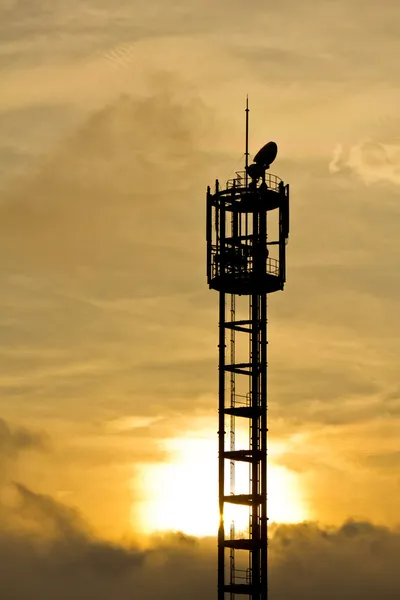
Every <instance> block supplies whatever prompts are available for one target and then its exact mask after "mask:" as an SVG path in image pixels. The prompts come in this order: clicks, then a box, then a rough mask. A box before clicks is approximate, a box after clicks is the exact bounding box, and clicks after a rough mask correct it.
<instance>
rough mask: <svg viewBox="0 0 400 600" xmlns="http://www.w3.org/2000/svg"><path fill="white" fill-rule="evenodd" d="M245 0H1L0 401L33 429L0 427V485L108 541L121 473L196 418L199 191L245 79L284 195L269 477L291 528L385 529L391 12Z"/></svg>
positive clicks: (395, 244)
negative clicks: (288, 488)
mask: <svg viewBox="0 0 400 600" xmlns="http://www.w3.org/2000/svg"><path fill="white" fill-rule="evenodd" d="M267 4H268V3H267ZM267 4H266V3H265V2H260V1H256V2H253V3H252V5H251V8H250V9H249V10H246V6H245V5H244V4H243V3H242V2H237V1H236V0H234V1H233V2H229V3H227V2H222V3H215V2H211V1H209V0H207V1H204V0H202V1H200V0H190V1H189V2H187V1H186V2H181V1H176V2H172V0H163V1H162V2H161V1H159V2H152V3H149V2H141V1H139V0H138V1H137V2H135V3H132V2H127V1H126V0H119V1H117V2H113V3H112V7H111V6H110V3H107V2H105V0H103V1H102V0H87V1H86V2H80V1H79V2H78V0H72V1H71V2H69V3H57V2H56V3H55V2H50V1H46V0H31V2H29V3H27V2H25V3H24V2H17V1H13V0H0V67H1V77H0V190H1V198H0V277H1V294H0V328H1V336H0V339H1V342H0V357H1V366H2V368H1V372H0V417H1V419H3V421H1V423H3V422H4V427H5V428H6V429H4V430H3V431H6V430H7V431H9V432H18V431H20V430H19V428H21V427H25V428H26V431H27V433H26V435H27V436H28V438H29V436H33V439H34V440H36V442H37V440H39V439H40V440H42V439H43V440H44V442H43V444H42V443H40V444H39V443H36V442H35V441H33V442H32V444H30V443H28V444H25V445H24V444H22V448H23V449H24V450H26V451H25V452H20V450H21V444H20V443H19V442H18V443H17V444H16V445H15V444H14V442H13V444H11V442H10V443H8V445H7V444H6V443H5V442H4V443H3V446H2V442H1V439H0V455H1V454H2V453H3V454H4V456H5V457H6V458H4V469H3V475H2V476H1V477H0V488H1V489H0V491H1V490H2V493H3V495H4V497H6V496H7V494H8V492H7V490H8V491H9V489H10V486H11V482H13V481H18V482H21V483H23V484H24V485H25V486H27V488H28V489H29V490H32V491H33V492H34V493H37V494H44V495H48V496H49V497H51V498H53V499H55V500H57V501H60V502H62V503H64V504H65V505H66V506H69V507H75V508H77V509H79V510H80V511H81V513H82V515H83V516H84V519H85V521H86V522H87V523H89V524H90V526H91V527H93V529H94V530H95V531H96V532H97V534H99V535H101V536H104V537H105V538H107V539H108V538H110V539H114V540H116V539H119V538H120V537H121V536H123V535H129V533H130V529H131V527H132V519H133V520H134V516H135V514H136V513H135V510H136V507H138V506H139V504H140V501H141V498H142V497H143V493H144V491H143V481H141V478H140V477H138V476H137V473H138V472H140V469H143V465H144V464H152V465H153V466H152V467H149V471H150V469H151V468H155V467H154V465H156V464H157V465H159V464H160V463H168V461H170V460H171V457H172V455H171V454H170V453H169V450H168V448H170V446H169V445H168V444H170V443H171V440H178V442H177V443H179V440H180V439H182V438H184V437H185V436H186V435H187V433H188V432H193V435H194V436H195V435H196V431H197V432H204V431H205V425H204V423H207V426H206V429H207V432H208V433H207V435H211V436H212V435H213V434H214V433H216V430H217V422H216V418H217V413H216V406H217V360H218V357H217V308H218V306H217V300H218V298H217V294H216V293H213V292H210V291H209V290H208V289H207V285H206V279H205V223H204V212H205V189H206V186H207V185H208V184H212V183H213V181H214V180H215V178H216V177H218V178H220V179H221V181H222V182H223V181H225V180H226V179H228V178H229V177H231V176H232V174H233V173H234V171H235V169H237V168H238V167H239V166H241V163H240V157H241V155H242V153H243V151H244V148H243V128H244V127H243V125H244V123H243V121H244V118H243V117H244V112H243V109H244V99H245V95H246V93H248V94H249V97H250V108H251V113H250V122H251V125H250V127H251V130H250V142H251V144H250V145H251V148H250V149H251V152H252V153H255V152H256V151H257V150H258V149H259V147H260V146H261V145H262V144H263V143H264V142H266V141H268V140H269V139H274V140H275V141H276V142H277V143H278V146H279V154H278V158H277V160H276V162H275V164H274V168H273V172H274V173H276V174H277V175H279V176H280V177H281V178H282V179H284V181H285V182H288V183H290V185H291V210H292V213H291V238H290V243H289V246H288V273H287V279H288V281H287V286H286V289H285V291H284V292H283V293H279V294H275V295H274V297H273V298H272V299H271V301H270V304H269V306H270V328H269V329H270V360H269V364H270V376H269V386H270V387H269V398H270V400H269V402H270V413H269V414H270V436H271V444H272V447H274V444H275V447H279V448H280V451H279V452H278V453H277V454H276V456H275V458H274V461H275V462H274V465H275V468H277V469H279V468H281V469H285V472H286V471H287V472H288V473H289V474H290V476H291V477H292V479H293V481H295V482H296V486H298V489H299V490H301V496H302V498H303V500H304V502H305V504H306V506H307V513H306V514H307V518H310V519H311V520H316V521H318V522H320V523H322V524H334V525H339V524H341V523H342V522H343V521H344V520H346V519H348V518H355V519H362V520H365V521H371V522H373V523H381V524H384V525H387V526H390V527H394V526H395V525H396V524H398V522H399V518H398V496H399V491H400V490H399V485H400V480H399V477H398V472H399V464H400V462H399V461H400V452H399V446H398V428H399V426H400V417H399V414H400V388H399V377H398V359H399V354H400V341H399V340H400V317H399V313H398V297H399V291H400V278H399V276H398V273H399V268H398V267H399V262H400V242H399V236H398V231H399V219H400V204H399V201H398V197H399V184H400V141H399V140H400V124H399V123H400V121H399V114H398V106H399V74H398V53H399V41H398V32H397V23H398V19H399V16H400V9H399V6H398V3H397V2H394V1H389V0H386V1H385V3H383V5H382V6H377V5H376V3H374V2H372V0H365V1H364V2H359V1H358V0H354V1H349V0H347V1H345V0H339V1H337V2H330V1H328V0H319V1H318V2H317V1H312V0H307V1H306V2H302V3H299V2H295V1H294V0H282V1H281V2H277V3H275V4H274V5H273V6H271V7H269V6H267ZM213 419H215V423H214V425H213ZM1 431H2V429H0V432H1ZM28 432H29V435H28ZM5 435H6V434H4V436H5ZM15 435H17V434H15ZM10 436H11V434H10ZM35 436H38V437H37V438H36V437H35ZM17 437H18V436H17ZM4 439H6V438H5V437H4ZM9 439H11V437H10V438H9ZM12 439H15V438H12ZM18 439H19V438H18ZM29 439H31V438H29ZM210 443H211V442H210ZM11 446H12V447H13V448H14V450H13V452H11V451H10V448H11ZM206 454H207V460H208V461H210V467H211V462H212V454H210V453H209V452H207V453H206ZM0 460H1V459H0ZM139 466H140V468H139ZM157 468H158V467H157ZM212 468H213V467H212ZM135 474H136V475H135ZM6 492H7V493H6ZM298 493H299V494H300V492H298ZM7 497H8V496H7ZM132 515H133V517H132ZM288 597H289V596H288ZM349 598H350V597H349ZM18 600H19V598H18Z"/></svg>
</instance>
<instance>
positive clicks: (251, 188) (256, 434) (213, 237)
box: [207, 106, 289, 600]
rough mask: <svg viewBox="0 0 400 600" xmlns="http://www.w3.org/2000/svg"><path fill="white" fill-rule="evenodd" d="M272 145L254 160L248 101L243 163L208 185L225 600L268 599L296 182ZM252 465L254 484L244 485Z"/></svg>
mask: <svg viewBox="0 0 400 600" xmlns="http://www.w3.org/2000/svg"><path fill="white" fill-rule="evenodd" d="M271 145H273V146H274V148H275V151H274V148H272V151H271ZM271 152H272V160H273V159H274V158H275V155H276V145H275V144H273V142H271V143H270V144H267V145H266V146H264V148H263V149H262V150H261V151H260V152H259V153H258V155H256V157H255V164H253V165H248V155H249V153H248V106H247V107H246V153H245V156H246V167H245V171H243V172H238V173H236V178H234V179H232V180H230V181H228V182H227V184H226V187H225V188H221V187H220V185H219V182H218V180H217V181H216V183H215V189H214V191H213V192H212V191H211V188H210V187H208V189H207V280H208V285H209V287H210V288H211V289H214V290H217V291H218V292H219V431H218V446H219V456H218V465H219V513H220V525H219V530H218V600H226V598H227V597H229V598H230V600H233V599H234V598H236V597H238V596H241V597H243V596H247V597H248V598H251V599H253V600H266V599H267V597H268V517H267V432H268V423H267V343H268V342H267V297H268V294H270V293H272V292H276V291H278V290H283V287H284V283H285V281H286V244H287V240H288V236H289V186H288V185H285V184H284V183H283V181H281V180H280V179H279V178H278V177H276V176H274V175H271V174H269V173H266V170H267V169H268V167H269V164H267V163H268V162H272V160H270V161H268V158H271ZM257 157H258V160H257ZM256 161H257V162H256ZM271 233H272V235H271ZM243 302H245V304H246V305H247V306H246V307H245V309H243ZM239 355H240V356H239ZM243 429H245V430H246V431H248V442H246V443H245V445H244V447H242V446H243V444H240V447H238V445H239V444H238V441H237V432H238V431H239V430H240V431H243ZM246 437H247V435H246ZM246 465H247V466H248V470H249V475H248V478H247V477H246V486H247V481H248V489H237V486H236V482H235V474H236V473H237V470H238V469H239V468H241V469H243V466H244V467H245V468H246ZM228 506H229V507H232V506H233V507H235V508H234V509H233V510H241V511H243V510H244V511H245V513H246V515H245V517H246V519H247V518H248V527H246V530H245V531H238V528H237V527H235V519H234V518H233V519H232V520H231V521H230V522H229V523H226V518H225V515H226V509H227V507H228ZM238 507H240V508H239V509H238Z"/></svg>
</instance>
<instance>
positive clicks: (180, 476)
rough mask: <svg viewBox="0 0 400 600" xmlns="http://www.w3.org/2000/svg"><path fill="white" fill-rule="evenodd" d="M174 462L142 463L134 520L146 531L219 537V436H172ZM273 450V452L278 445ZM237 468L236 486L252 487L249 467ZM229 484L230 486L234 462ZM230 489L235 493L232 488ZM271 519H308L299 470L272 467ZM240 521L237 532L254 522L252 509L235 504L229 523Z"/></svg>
mask: <svg viewBox="0 0 400 600" xmlns="http://www.w3.org/2000/svg"><path fill="white" fill-rule="evenodd" d="M165 446H166V450H167V451H168V452H169V454H170V457H171V460H170V462H165V463H153V464H146V465H141V466H140V467H139V472H138V473H137V477H135V481H136V482H138V481H140V482H141V488H142V497H141V501H140V502H139V503H138V504H135V506H134V508H133V509H132V523H133V525H134V527H136V528H137V529H139V530H140V531H141V532H142V533H145V534H149V533H153V532H156V531H182V532H184V533H186V534H188V535H196V536H207V535H215V534H216V532H217V529H218V521H219V515H218V503H217V493H218V492H217V490H218V487H217V485H218V473H217V460H216V457H217V446H216V440H215V434H213V435H210V434H209V433H203V434H199V433H197V434H196V435H193V436H190V437H184V438H175V439H171V440H167V441H166V442H165ZM270 454H271V455H272V456H273V455H274V451H273V447H272V448H271V451H270ZM240 466H242V467H243V466H245V469H243V468H242V469H241V470H239V469H238V468H236V472H235V486H236V489H239V488H241V489H242V490H243V489H244V488H245V487H246V488H247V489H248V465H240ZM227 471H228V473H227V480H226V486H227V489H228V487H229V478H230V475H229V463H228V469H227ZM228 493H229V492H228ZM268 514H269V519H270V522H273V521H275V522H280V523H298V522H301V521H304V520H306V519H307V518H308V515H307V509H306V506H305V502H304V500H303V498H302V494H301V490H300V487H299V482H298V479H297V476H296V474H295V473H293V472H291V471H289V470H288V469H286V468H284V467H281V466H276V465H274V464H273V459H271V460H270V463H269V465H268ZM233 519H234V521H235V527H236V530H237V531H239V530H240V531H245V530H246V528H247V525H248V509H246V508H244V509H243V507H235V506H232V507H231V506H229V507H228V509H226V512H225V523H226V524H228V525H229V524H230V522H231V521H232V520H233Z"/></svg>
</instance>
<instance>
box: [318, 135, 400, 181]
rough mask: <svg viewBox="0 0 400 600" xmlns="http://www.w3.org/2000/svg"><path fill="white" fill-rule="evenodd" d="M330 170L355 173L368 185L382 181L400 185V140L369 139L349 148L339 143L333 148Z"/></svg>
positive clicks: (333, 172) (332, 171)
mask: <svg viewBox="0 0 400 600" xmlns="http://www.w3.org/2000/svg"><path fill="white" fill-rule="evenodd" d="M329 172H330V173H332V174H335V173H340V172H345V173H346V172H347V173H354V174H355V175H356V176H358V177H359V178H360V179H361V180H362V181H363V182H364V183H365V184H366V185H371V184H373V183H380V182H386V183H391V184H393V185H400V142H398V141H397V140H396V141H394V142H392V143H383V142H378V141H376V140H371V139H368V140H365V141H362V142H359V143H358V144H356V145H354V146H351V147H350V148H348V149H347V150H345V149H344V147H343V146H342V145H341V144H338V145H337V146H336V147H335V148H334V150H333V154H332V160H331V162H330V163H329Z"/></svg>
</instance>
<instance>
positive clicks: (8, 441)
mask: <svg viewBox="0 0 400 600" xmlns="http://www.w3.org/2000/svg"><path fill="white" fill-rule="evenodd" d="M47 441H48V440H47V437H46V436H45V435H44V434H42V433H35V432H32V431H30V430H29V429H26V428H24V427H14V428H13V427H11V426H10V425H9V424H8V423H7V422H6V421H5V420H4V419H2V418H0V460H1V458H4V457H12V458H14V457H16V456H17V455H18V454H19V453H21V452H24V451H27V450H40V451H42V450H44V449H45V448H46V447H47Z"/></svg>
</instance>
